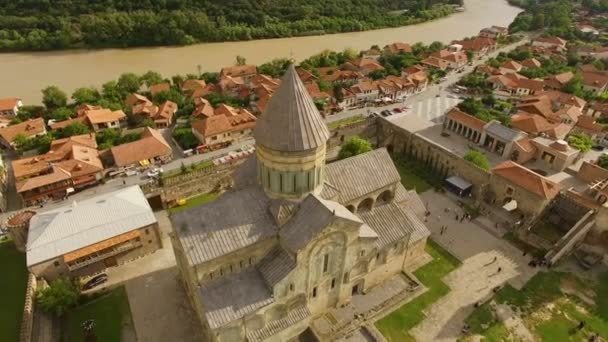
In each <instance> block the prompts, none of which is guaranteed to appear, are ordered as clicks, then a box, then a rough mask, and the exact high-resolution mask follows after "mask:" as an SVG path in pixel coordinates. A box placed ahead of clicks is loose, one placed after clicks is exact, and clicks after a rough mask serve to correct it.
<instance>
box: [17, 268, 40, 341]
mask: <svg viewBox="0 0 608 342" xmlns="http://www.w3.org/2000/svg"><path fill="white" fill-rule="evenodd" d="M36 285H37V284H36V276H34V274H33V273H28V278H27V288H26V291H25V305H23V319H22V320H21V331H20V333H19V341H20V342H31V341H32V329H33V328H34V305H35V300H36Z"/></svg>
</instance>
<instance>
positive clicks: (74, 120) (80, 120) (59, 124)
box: [49, 116, 88, 130]
mask: <svg viewBox="0 0 608 342" xmlns="http://www.w3.org/2000/svg"><path fill="white" fill-rule="evenodd" d="M74 123H82V124H85V125H87V124H88V123H87V118H86V116H77V117H75V118H72V119H67V120H63V121H58V122H54V123H52V124H50V125H49V127H51V129H52V130H58V129H64V128H66V127H68V126H69V125H71V124H74Z"/></svg>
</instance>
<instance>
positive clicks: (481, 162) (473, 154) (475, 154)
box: [464, 150, 490, 170]
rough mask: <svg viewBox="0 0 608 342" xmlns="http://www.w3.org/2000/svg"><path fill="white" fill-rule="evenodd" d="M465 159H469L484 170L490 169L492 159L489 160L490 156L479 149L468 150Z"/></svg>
mask: <svg viewBox="0 0 608 342" xmlns="http://www.w3.org/2000/svg"><path fill="white" fill-rule="evenodd" d="M464 160H466V161H469V162H471V163H473V164H475V165H477V166H479V167H480V168H482V169H484V170H489V169H490V161H488V157H486V155H485V154H483V153H481V152H479V151H476V150H470V151H469V152H467V154H465V156H464Z"/></svg>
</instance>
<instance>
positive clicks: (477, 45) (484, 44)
mask: <svg viewBox="0 0 608 342" xmlns="http://www.w3.org/2000/svg"><path fill="white" fill-rule="evenodd" d="M454 43H455V44H459V45H462V48H463V50H467V51H481V50H483V49H485V48H489V47H492V46H496V45H497V44H498V43H496V41H495V40H494V39H490V38H485V37H475V38H472V39H465V40H459V41H455V42H454Z"/></svg>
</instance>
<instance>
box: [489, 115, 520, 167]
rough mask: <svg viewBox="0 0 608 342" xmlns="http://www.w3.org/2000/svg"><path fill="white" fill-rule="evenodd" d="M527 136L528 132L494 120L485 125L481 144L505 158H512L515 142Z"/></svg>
mask: <svg viewBox="0 0 608 342" xmlns="http://www.w3.org/2000/svg"><path fill="white" fill-rule="evenodd" d="M525 137H526V134H524V133H522V132H521V131H518V130H514V129H511V128H509V127H507V126H504V125H502V124H501V123H500V122H498V121H496V120H492V121H490V122H489V123H487V124H486V125H485V126H484V129H483V132H482V135H481V139H480V140H479V145H481V146H483V147H484V148H485V149H487V150H488V151H490V152H492V153H496V154H498V155H499V156H501V157H503V158H510V157H511V155H512V153H513V148H514V144H515V142H516V141H518V140H520V139H523V138H525Z"/></svg>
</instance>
